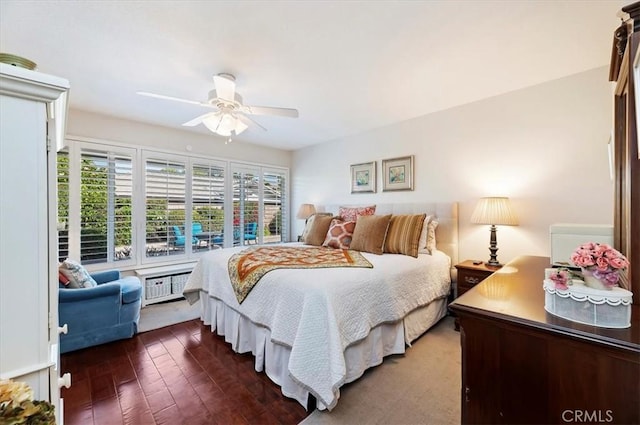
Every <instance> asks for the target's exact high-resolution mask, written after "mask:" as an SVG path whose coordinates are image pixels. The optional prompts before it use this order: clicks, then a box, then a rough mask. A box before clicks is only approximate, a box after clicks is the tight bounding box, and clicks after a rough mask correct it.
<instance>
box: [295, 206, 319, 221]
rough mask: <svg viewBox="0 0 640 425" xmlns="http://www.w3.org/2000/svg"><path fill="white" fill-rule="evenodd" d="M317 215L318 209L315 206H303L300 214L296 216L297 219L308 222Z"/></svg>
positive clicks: (299, 211)
mask: <svg viewBox="0 0 640 425" xmlns="http://www.w3.org/2000/svg"><path fill="white" fill-rule="evenodd" d="M315 213H316V207H315V206H314V205H313V204H302V205H300V208H299V209H298V214H296V218H298V219H300V220H306V219H308V218H309V217H311V216H312V215H313V214H315Z"/></svg>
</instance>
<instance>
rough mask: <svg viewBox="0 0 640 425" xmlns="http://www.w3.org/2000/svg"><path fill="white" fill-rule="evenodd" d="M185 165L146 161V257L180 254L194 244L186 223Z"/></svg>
mask: <svg viewBox="0 0 640 425" xmlns="http://www.w3.org/2000/svg"><path fill="white" fill-rule="evenodd" d="M186 182H187V179H186V164H185V162H178V161H172V160H163V159H147V160H146V161H145V185H144V187H145V211H146V220H145V222H146V231H145V240H146V245H145V248H146V249H145V256H146V257H147V258H149V257H166V256H169V255H181V254H185V253H186V252H187V249H188V248H190V247H191V246H192V245H193V240H192V236H191V231H187V230H188V229H186V228H185V225H186V215H185V211H186V208H185V207H186V191H187V188H186Z"/></svg>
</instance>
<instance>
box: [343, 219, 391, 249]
mask: <svg viewBox="0 0 640 425" xmlns="http://www.w3.org/2000/svg"><path fill="white" fill-rule="evenodd" d="M389 221H391V214H388V215H365V216H362V217H360V218H359V219H358V221H357V222H356V228H355V229H354V230H353V238H352V240H351V249H355V250H357V251H364V252H370V253H372V254H378V255H380V254H382V253H383V252H384V240H385V238H386V237H387V230H388V229H389Z"/></svg>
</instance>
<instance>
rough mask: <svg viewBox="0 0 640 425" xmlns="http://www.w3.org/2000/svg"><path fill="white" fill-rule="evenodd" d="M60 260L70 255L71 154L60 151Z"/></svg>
mask: <svg viewBox="0 0 640 425" xmlns="http://www.w3.org/2000/svg"><path fill="white" fill-rule="evenodd" d="M57 174H58V177H57V179H58V261H64V260H65V259H66V258H67V257H68V256H69V231H68V230H67V226H68V223H69V154H68V153H67V152H64V151H60V152H58V173H57Z"/></svg>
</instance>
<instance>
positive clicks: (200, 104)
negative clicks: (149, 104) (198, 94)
mask: <svg viewBox="0 0 640 425" xmlns="http://www.w3.org/2000/svg"><path fill="white" fill-rule="evenodd" d="M136 93H137V94H139V95H142V96H148V97H155V98H156V99H164V100H173V101H175V102H182V103H188V104H190V105H199V106H206V107H207V108H215V106H214V105H211V104H209V103H207V102H199V101H197V100H188V99H182V98H179V97H173V96H165V95H163V94H156V93H149V92H146V91H139V92H136Z"/></svg>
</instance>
